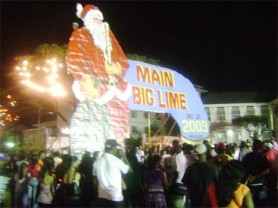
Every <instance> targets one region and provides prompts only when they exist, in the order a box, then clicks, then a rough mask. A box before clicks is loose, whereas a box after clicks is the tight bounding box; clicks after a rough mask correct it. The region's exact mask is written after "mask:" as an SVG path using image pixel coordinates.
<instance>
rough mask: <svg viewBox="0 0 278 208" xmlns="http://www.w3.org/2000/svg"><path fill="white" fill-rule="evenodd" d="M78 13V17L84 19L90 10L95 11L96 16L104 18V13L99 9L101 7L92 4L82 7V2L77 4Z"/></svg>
mask: <svg viewBox="0 0 278 208" xmlns="http://www.w3.org/2000/svg"><path fill="white" fill-rule="evenodd" d="M76 9H77V11H76V15H77V17H79V18H81V19H84V17H85V16H86V15H87V14H88V13H89V12H93V13H95V16H98V17H99V18H101V19H103V15H102V13H101V11H100V10H99V8H98V7H97V6H94V5H92V4H86V5H85V6H84V7H82V5H81V4H79V3H78V4H77V5H76Z"/></svg>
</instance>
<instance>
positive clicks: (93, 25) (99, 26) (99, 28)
mask: <svg viewBox="0 0 278 208" xmlns="http://www.w3.org/2000/svg"><path fill="white" fill-rule="evenodd" d="M83 21H84V25H85V28H86V29H87V30H88V31H89V33H90V34H91V36H92V37H93V40H94V43H95V45H96V46H97V47H98V48H99V49H100V50H101V51H102V52H103V53H104V58H105V60H110V59H109V58H108V57H109V55H110V54H111V52H107V50H106V49H107V47H108V46H109V45H111V40H110V37H109V31H108V27H109V26H108V24H107V23H105V22H103V16H102V13H101V12H100V11H99V12H95V10H92V11H89V12H88V13H87V14H86V16H85V17H84V19H83Z"/></svg>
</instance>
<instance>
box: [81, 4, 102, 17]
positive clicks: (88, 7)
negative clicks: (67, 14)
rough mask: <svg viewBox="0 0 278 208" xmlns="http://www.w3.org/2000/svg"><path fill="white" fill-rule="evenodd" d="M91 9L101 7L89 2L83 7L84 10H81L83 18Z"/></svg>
mask: <svg viewBox="0 0 278 208" xmlns="http://www.w3.org/2000/svg"><path fill="white" fill-rule="evenodd" d="M90 10H97V11H99V8H98V7H97V6H94V5H92V4H87V5H85V6H84V7H83V10H82V12H81V18H84V17H85V15H86V14H87V13H88V12H89V11H90Z"/></svg>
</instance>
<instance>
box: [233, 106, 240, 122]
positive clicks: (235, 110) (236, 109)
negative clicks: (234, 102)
mask: <svg viewBox="0 0 278 208" xmlns="http://www.w3.org/2000/svg"><path fill="white" fill-rule="evenodd" d="M238 117H240V111H239V107H238V106H233V107H232V119H236V118H238Z"/></svg>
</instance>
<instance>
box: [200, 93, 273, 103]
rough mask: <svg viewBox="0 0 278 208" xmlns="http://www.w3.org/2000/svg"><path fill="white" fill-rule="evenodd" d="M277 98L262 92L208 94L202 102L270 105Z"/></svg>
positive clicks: (204, 95) (203, 96) (203, 97)
mask: <svg viewBox="0 0 278 208" xmlns="http://www.w3.org/2000/svg"><path fill="white" fill-rule="evenodd" d="M276 97H277V96H276ZM276 97H275V95H273V94H271V93H261V92H214V93H210V92H208V93H205V94H203V95H202V101H203V104H229V103H264V102H266V103H268V102H270V101H272V100H274V99H275V98H276Z"/></svg>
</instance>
